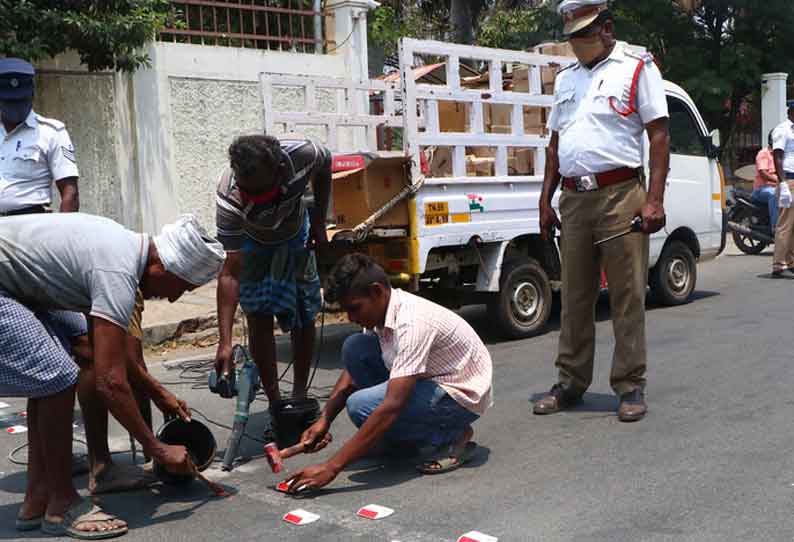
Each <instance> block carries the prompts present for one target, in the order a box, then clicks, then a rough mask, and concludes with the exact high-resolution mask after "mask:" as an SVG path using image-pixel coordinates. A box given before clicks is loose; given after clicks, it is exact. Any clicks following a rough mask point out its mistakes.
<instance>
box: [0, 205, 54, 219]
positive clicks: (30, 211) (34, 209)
mask: <svg viewBox="0 0 794 542" xmlns="http://www.w3.org/2000/svg"><path fill="white" fill-rule="evenodd" d="M46 212H47V208H46V207H45V206H44V205H31V206H30V207H23V208H22V209H14V210H13V211H6V212H4V213H0V216H18V215H37V214H41V213H46Z"/></svg>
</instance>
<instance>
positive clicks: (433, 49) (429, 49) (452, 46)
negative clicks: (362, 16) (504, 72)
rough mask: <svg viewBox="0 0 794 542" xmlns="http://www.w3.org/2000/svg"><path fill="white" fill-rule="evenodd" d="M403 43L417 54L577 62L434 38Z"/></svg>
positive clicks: (539, 62)
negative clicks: (445, 41) (434, 39)
mask: <svg viewBox="0 0 794 542" xmlns="http://www.w3.org/2000/svg"><path fill="white" fill-rule="evenodd" d="M402 43H403V46H404V47H407V48H408V49H409V50H410V51H411V52H412V53H413V54H415V55H417V54H419V55H435V56H449V57H450V58H452V57H453V56H454V57H455V58H458V59H459V58H461V57H463V58H473V59H476V60H485V61H493V60H499V61H501V62H512V63H519V64H529V65H536V66H548V65H549V64H559V65H560V66H567V65H569V64H573V63H575V62H576V59H575V58H571V57H568V56H556V55H543V54H540V53H527V52H523V51H511V50H509V49H491V48H489V47H477V46H474V45H460V44H457V43H444V42H441V41H433V40H417V39H414V38H403V39H402Z"/></svg>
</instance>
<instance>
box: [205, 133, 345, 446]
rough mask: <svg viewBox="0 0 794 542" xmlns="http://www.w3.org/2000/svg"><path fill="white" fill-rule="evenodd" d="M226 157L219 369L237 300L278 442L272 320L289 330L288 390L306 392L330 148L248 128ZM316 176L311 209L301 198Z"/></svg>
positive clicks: (228, 364) (226, 360) (225, 359)
mask: <svg viewBox="0 0 794 542" xmlns="http://www.w3.org/2000/svg"><path fill="white" fill-rule="evenodd" d="M229 162H230V164H229V168H228V169H227V170H226V171H225V172H224V173H223V175H222V176H221V179H220V181H219V183H218V194H217V202H218V219H217V225H218V240H219V241H220V242H221V243H222V244H223V247H224V248H225V249H226V254H227V258H226V264H225V265H224V267H223V271H222V272H221V276H220V278H219V279H218V328H219V336H220V343H219V344H218V353H217V357H216V368H217V370H218V371H219V372H223V373H225V374H228V373H229V372H230V371H231V370H233V367H232V327H233V323H234V313H235V311H236V310H237V304H238V302H239V304H240V305H241V306H242V308H243V312H245V316H246V319H247V321H248V330H249V332H248V341H249V344H250V345H251V355H252V356H253V358H254V361H255V362H256V364H257V367H258V368H259V374H260V375H261V377H262V385H263V387H264V390H265V394H266V395H267V398H268V401H269V403H270V407H269V408H270V414H271V420H272V422H273V425H272V427H271V428H272V429H273V430H274V432H275V433H276V434H273V435H266V436H267V438H268V440H279V439H278V427H277V424H276V423H275V422H276V420H278V413H279V412H280V408H281V407H282V406H285V403H284V402H283V401H282V398H281V392H280V391H279V387H278V372H277V369H276V341H275V337H274V333H273V319H274V317H275V319H276V320H278V323H279V325H280V326H281V329H282V330H283V331H289V332H290V333H291V336H292V356H293V362H294V380H293V382H294V383H293V388H292V397H293V398H295V399H303V398H305V397H306V387H307V383H308V380H309V369H310V366H311V360H312V357H313V354H314V333H315V331H314V321H315V318H316V316H317V314H318V312H319V311H320V308H321V305H322V299H321V297H320V277H319V275H318V274H317V261H316V256H315V254H314V252H313V251H312V246H311V245H312V243H314V247H315V248H318V249H321V248H322V247H323V246H324V245H326V244H327V243H328V238H327V236H326V232H325V215H326V213H327V211H328V199H329V196H330V190H331V153H330V152H329V151H328V149H326V148H325V147H323V146H321V145H319V144H317V143H314V142H312V141H307V140H282V141H280V142H279V140H278V139H276V138H274V137H270V136H266V135H250V136H242V137H238V138H237V139H235V140H234V142H232V144H231V146H230V147H229ZM310 183H311V186H312V189H313V193H314V207H313V208H312V210H311V213H310V212H309V210H308V209H307V206H306V202H305V200H304V196H305V195H306V192H307V191H308V188H309V184H310ZM303 429H305V427H301V428H300V431H302V430H303Z"/></svg>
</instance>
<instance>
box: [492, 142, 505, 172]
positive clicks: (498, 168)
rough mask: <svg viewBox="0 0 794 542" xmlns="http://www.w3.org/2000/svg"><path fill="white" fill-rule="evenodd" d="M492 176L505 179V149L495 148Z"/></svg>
mask: <svg viewBox="0 0 794 542" xmlns="http://www.w3.org/2000/svg"><path fill="white" fill-rule="evenodd" d="M494 175H495V176H497V177H505V176H507V175H508V171H507V147H496V163H495V164H494Z"/></svg>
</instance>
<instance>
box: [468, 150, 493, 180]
mask: <svg viewBox="0 0 794 542" xmlns="http://www.w3.org/2000/svg"><path fill="white" fill-rule="evenodd" d="M495 163H496V158H494V157H492V156H474V155H471V154H470V155H468V156H466V175H467V176H468V177H493V175H494V164H495Z"/></svg>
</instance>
